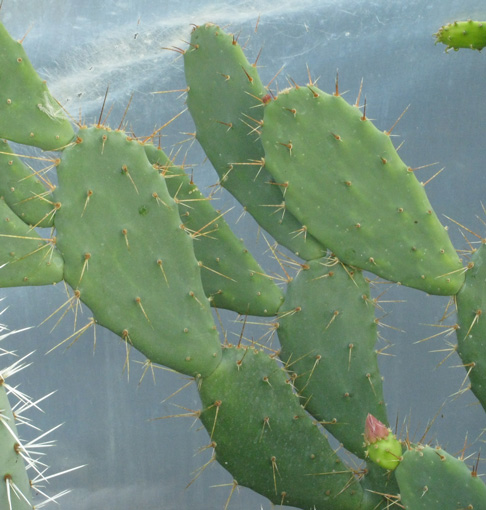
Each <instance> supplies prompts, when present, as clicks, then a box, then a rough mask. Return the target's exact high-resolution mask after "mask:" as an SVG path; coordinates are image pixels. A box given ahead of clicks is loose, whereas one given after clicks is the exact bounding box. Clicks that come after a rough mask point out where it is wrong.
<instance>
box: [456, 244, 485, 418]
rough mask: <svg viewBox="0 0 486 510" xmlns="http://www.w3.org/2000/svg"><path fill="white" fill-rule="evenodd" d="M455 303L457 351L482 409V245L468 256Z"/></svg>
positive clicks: (483, 285)
mask: <svg viewBox="0 0 486 510" xmlns="http://www.w3.org/2000/svg"><path fill="white" fill-rule="evenodd" d="M456 302H457V318H458V324H459V329H457V330H456V334H457V352H458V354H459V356H460V357H461V360H462V363H463V365H464V368H465V369H466V370H467V373H468V375H469V380H470V382H471V390H472V392H473V393H474V395H476V397H477V398H478V400H479V401H480V403H481V405H482V406H483V409H486V318H485V314H486V245H484V244H483V245H481V247H480V248H478V249H477V250H476V252H475V253H474V254H473V255H472V257H471V260H470V262H469V270H468V271H467V273H466V281H465V282H464V286H463V287H462V289H461V290H460V291H459V293H458V294H457V296H456Z"/></svg>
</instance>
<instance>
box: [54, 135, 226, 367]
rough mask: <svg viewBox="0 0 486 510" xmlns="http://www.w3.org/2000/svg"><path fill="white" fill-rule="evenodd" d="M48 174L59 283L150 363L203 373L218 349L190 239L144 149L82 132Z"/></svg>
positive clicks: (118, 137) (119, 138) (216, 359)
mask: <svg viewBox="0 0 486 510" xmlns="http://www.w3.org/2000/svg"><path fill="white" fill-rule="evenodd" d="M57 170H58V178H59V187H58V189H57V190H56V194H55V196H56V199H57V201H58V202H59V203H60V209H59V211H58V212H57V214H56V216H55V218H54V220H55V226H56V229H57V242H58V247H59V249H60V251H61V253H62V254H63V257H64V260H65V271H64V279H65V280H66V281H67V282H68V283H69V285H71V287H72V288H73V289H75V290H76V291H78V292H79V296H80V299H81V300H82V301H84V302H85V303H86V304H87V305H88V306H89V307H90V309H91V310H92V312H93V314H94V317H95V319H96V321H97V322H98V323H99V324H101V325H103V326H105V327H107V328H109V329H111V330H112V331H114V332H115V333H117V334H118V335H120V336H121V337H122V338H123V339H124V340H126V341H127V342H129V343H131V344H133V346H134V347H135V348H137V349H138V350H140V351H141V352H142V353H143V354H145V356H147V357H148V358H149V359H150V360H151V361H153V362H155V363H159V364H162V365H166V366H168V367H170V368H173V369H175V370H177V371H179V372H182V373H185V374H190V375H197V374H209V373H211V372H212V371H213V370H214V368H215V367H216V366H217V365H218V363H219V360H220V357H221V348H220V344H219V338H218V333H217V331H216V328H215V326H214V322H213V319H212V314H211V310H210V308H209V303H208V300H207V298H206V296H205V295H204V291H203V288H202V284H201V278H200V269H199V266H198V263H197V261H196V258H195V256H194V251H193V247H192V239H191V238H190V237H189V236H188V235H187V234H186V233H185V232H184V231H183V230H182V229H181V222H180V218H179V213H178V209H177V204H176V203H175V202H174V201H173V199H172V198H171V197H170V195H169V193H168V191H167V187H166V184H165V180H164V178H163V177H162V176H160V175H159V173H158V171H156V170H155V169H154V167H153V166H152V165H151V164H150V162H149V161H148V159H147V157H146V155H145V151H144V148H143V147H142V146H141V145H140V144H139V143H138V142H137V141H135V140H131V139H129V138H127V137H126V136H125V134H124V133H122V132H120V131H110V130H108V129H103V128H85V129H81V130H80V131H79V134H78V138H77V141H76V143H74V144H72V145H71V146H70V147H67V148H66V149H65V151H64V153H63V158H62V161H61V163H60V164H59V166H58V169H57Z"/></svg>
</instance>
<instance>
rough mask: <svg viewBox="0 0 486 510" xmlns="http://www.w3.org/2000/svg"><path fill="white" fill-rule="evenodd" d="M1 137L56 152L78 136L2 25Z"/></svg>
mask: <svg viewBox="0 0 486 510" xmlns="http://www.w3.org/2000/svg"><path fill="white" fill-rule="evenodd" d="M0 83H1V87H0V138H6V139H7V140H11V141H13V142H18V143H23V144H25V145H35V146H36V147H40V148H41V149H44V150H56V149H59V148H62V147H63V146H65V145H66V144H67V143H69V142H70V141H71V140H72V138H73V137H74V131H73V128H72V126H71V124H70V122H69V120H68V119H67V118H66V116H65V115H64V112H63V110H62V108H61V107H60V106H59V104H58V103H57V102H56V100H55V99H54V98H53V97H52V96H51V94H50V92H49V90H48V89H47V85H46V83H45V82H44V81H43V80H41V79H40V77H39V76H38V74H37V73H36V71H35V69H34V68H33V66H32V64H31V63H30V60H29V58H28V57H27V54H26V53H25V50H24V48H23V47H22V44H21V43H20V42H17V41H14V40H13V39H12V38H11V37H10V35H9V33H8V32H7V30H6V29H5V27H4V26H3V25H2V24H1V23H0Z"/></svg>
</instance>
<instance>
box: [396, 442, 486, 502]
mask: <svg viewBox="0 0 486 510" xmlns="http://www.w3.org/2000/svg"><path fill="white" fill-rule="evenodd" d="M395 474H396V478H397V481H398V485H399V487H400V495H401V503H402V505H403V508H405V509H406V510H478V509H482V508H486V486H485V485H484V483H483V482H482V481H481V480H480V479H479V478H478V477H477V476H476V475H474V473H472V472H471V471H470V470H469V468H468V467H467V466H466V464H464V462H463V461H462V460H460V459H457V458H455V457H453V456H452V455H450V454H448V453H447V452H445V451H444V450H442V449H441V448H431V447H430V446H415V447H414V446H411V447H410V449H409V450H407V451H406V452H405V453H404V454H403V460H402V461H401V462H400V464H399V466H398V468H397V469H396V471H395Z"/></svg>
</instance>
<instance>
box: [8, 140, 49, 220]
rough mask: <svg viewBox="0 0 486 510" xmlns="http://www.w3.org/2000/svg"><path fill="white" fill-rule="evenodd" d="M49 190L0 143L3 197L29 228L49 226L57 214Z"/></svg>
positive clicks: (9, 149)
mask: <svg viewBox="0 0 486 510" xmlns="http://www.w3.org/2000/svg"><path fill="white" fill-rule="evenodd" d="M49 193H50V192H49V191H48V190H47V189H46V186H45V185H44V184H43V183H42V181H41V180H40V179H39V178H38V177H37V176H36V175H35V173H34V171H33V170H32V169H31V168H29V167H28V166H27V165H25V164H24V163H23V162H22V160H21V159H20V158H19V157H18V156H17V155H15V154H14V153H13V151H12V149H11V148H10V146H9V145H8V143H7V142H6V141H5V140H0V197H3V198H4V199H5V202H7V204H8V205H9V207H10V208H11V209H12V210H13V211H14V212H15V214H16V215H17V216H18V217H19V218H20V219H22V220H23V221H24V222H25V223H27V224H28V225H35V226H37V227H50V226H52V224H53V218H54V214H53V212H54V211H55V208H54V204H53V203H52V201H51V200H50V197H49Z"/></svg>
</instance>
